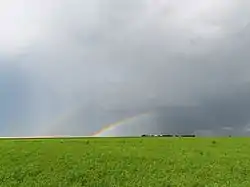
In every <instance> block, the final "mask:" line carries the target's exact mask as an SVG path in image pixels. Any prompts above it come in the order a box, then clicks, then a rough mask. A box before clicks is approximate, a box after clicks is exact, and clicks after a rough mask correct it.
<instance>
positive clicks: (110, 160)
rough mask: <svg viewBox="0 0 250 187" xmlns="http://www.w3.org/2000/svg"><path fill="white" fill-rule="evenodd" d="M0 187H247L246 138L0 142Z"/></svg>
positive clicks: (249, 156)
mask: <svg viewBox="0 0 250 187" xmlns="http://www.w3.org/2000/svg"><path fill="white" fill-rule="evenodd" d="M0 186H1V187H11V186H13V187H14V186H18V187H19V186H20V187H29V186H31V187H43V186H44V187H57V186H58V187H59V186H60V187H71V186H72V187H73V186H74V187H80V186H86V187H144V186H145V187H175V186H176V187H177V186H183V187H189V186H190V187H202V186H207V187H216V186H218V187H223V186H224V187H229V186H234V187H247V186H250V138H72V139H62V138H59V139H19V140H18V139H12V140H10V139H4V140H0Z"/></svg>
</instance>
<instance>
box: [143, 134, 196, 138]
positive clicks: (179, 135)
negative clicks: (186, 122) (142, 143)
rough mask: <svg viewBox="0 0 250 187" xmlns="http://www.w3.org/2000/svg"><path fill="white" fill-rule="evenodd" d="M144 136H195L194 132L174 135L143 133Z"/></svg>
mask: <svg viewBox="0 0 250 187" xmlns="http://www.w3.org/2000/svg"><path fill="white" fill-rule="evenodd" d="M142 137H195V135H194V134H181V135H179V134H178V135H173V134H143V135H142Z"/></svg>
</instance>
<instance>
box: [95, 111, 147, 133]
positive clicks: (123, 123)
mask: <svg viewBox="0 0 250 187" xmlns="http://www.w3.org/2000/svg"><path fill="white" fill-rule="evenodd" d="M150 113H151V112H145V113H140V114H137V115H134V116H132V117H127V118H125V119H122V120H119V121H117V122H115V123H111V124H109V125H107V126H105V127H104V128H102V129H101V130H99V131H97V132H95V133H93V134H92V137H93V136H94V137H95V136H100V135H101V134H102V133H103V132H106V131H109V130H112V129H115V128H117V127H119V126H122V125H126V124H127V123H126V122H129V121H132V120H133V119H136V118H138V117H141V116H144V115H149V114H150Z"/></svg>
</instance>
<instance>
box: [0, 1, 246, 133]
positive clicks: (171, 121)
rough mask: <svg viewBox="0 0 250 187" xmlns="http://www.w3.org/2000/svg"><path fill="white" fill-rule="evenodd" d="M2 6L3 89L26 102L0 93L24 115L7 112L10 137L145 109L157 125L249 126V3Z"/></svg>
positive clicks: (94, 123) (78, 126)
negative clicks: (149, 112) (17, 76)
mask: <svg viewBox="0 0 250 187" xmlns="http://www.w3.org/2000/svg"><path fill="white" fill-rule="evenodd" d="M1 7H5V8H4V11H1V14H0V25H1V28H3V29H1V31H0V41H1V42H0V43H1V44H0V59H1V60H0V68H1V74H0V79H1V82H4V83H3V84H1V85H2V86H1V88H2V89H3V90H12V91H11V92H12V93H16V96H13V97H15V99H16V100H18V101H22V102H14V104H13V103H12V101H13V100H14V99H13V98H12V97H11V96H10V95H11V94H7V95H8V97H7V96H3V95H1V96H0V99H1V101H3V100H4V106H0V111H3V110H4V108H5V107H7V106H8V107H10V108H12V109H13V110H14V109H16V110H20V111H22V112H24V113H22V115H21V116H22V118H19V117H18V114H17V113H15V112H10V111H11V110H10V111H9V112H8V114H6V115H4V116H11V119H15V120H14V121H18V122H19V123H15V124H16V125H14V124H13V122H10V121H8V120H7V121H8V122H6V120H2V119H1V120H0V126H1V127H2V128H3V129H6V131H4V132H6V133H5V134H7V135H24V134H25V135H50V134H71V135H75V134H77V135H89V134H92V133H93V132H95V131H97V130H98V129H100V128H102V127H104V126H105V125H107V124H109V123H113V122H115V121H117V120H120V119H123V118H127V117H129V116H133V115H136V114H140V113H144V112H147V111H155V116H161V117H158V121H159V122H157V123H156V125H155V126H157V130H158V129H159V128H160V131H161V130H162V131H165V130H166V129H169V127H170V126H172V127H171V128H172V129H173V130H174V131H194V130H202V129H207V130H211V129H212V130H214V129H223V128H225V127H230V128H232V131H233V130H234V129H246V127H245V126H246V125H248V124H249V118H248V114H249V112H250V102H249V99H250V98H249V96H248V95H250V94H249V92H250V90H249V81H250V80H249V79H250V77H249V63H248V61H249V59H250V55H249V52H248V49H249V47H250V37H249V32H250V27H249V21H250V13H249V11H248V9H247V7H249V2H247V1H244V0H241V1H240V0H239V1H233V0H221V1H216V0H212V1H208V0H201V1H197V0H190V1H184V0H178V1H173V0H168V1H167V0H166V1H164V0H147V1H141V0H138V1H136V2H135V1H132V0H131V1H130V0H129V1H117V0H116V1H115V0H105V1H100V0H92V1H87V0H72V1H66V0H61V1H48V0H45V1H40V0H35V1H34V0H33V1H29V0H22V1H18V3H17V1H15V0H12V1H8V2H6V3H1ZM14 69H15V73H11V71H13V70H14ZM16 75H20V76H19V78H15V76H16ZM14 78H15V80H14ZM9 80H13V81H14V82H15V83H10V81H9ZM21 80H22V81H21ZM20 81H21V82H22V83H21V82H20ZM21 92H22V93H25V94H24V96H22V98H20V97H21V95H22V94H21ZM19 93H20V94H19ZM1 103H2V102H1ZM173 106H178V107H179V108H178V107H177V108H173ZM194 106H195V109H193V108H194ZM189 107H190V108H189ZM19 108H20V109H19ZM159 108H161V111H160V109H159ZM163 108H164V109H163ZM166 108H167V109H166ZM182 108H186V109H182ZM164 111H166V112H164ZM6 112H7V111H5V113H6ZM156 113H157V114H156ZM163 113H164V114H163ZM2 114H3V112H2ZM9 119H10V117H9ZM165 127H168V128H165ZM13 129H15V130H13ZM241 131H243V130H241Z"/></svg>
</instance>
